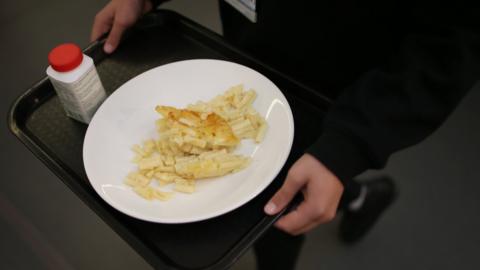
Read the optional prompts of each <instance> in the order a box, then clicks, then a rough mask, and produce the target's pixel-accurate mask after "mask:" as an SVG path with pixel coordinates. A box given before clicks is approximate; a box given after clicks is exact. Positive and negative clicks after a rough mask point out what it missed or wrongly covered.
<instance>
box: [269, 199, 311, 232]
mask: <svg viewBox="0 0 480 270" xmlns="http://www.w3.org/2000/svg"><path fill="white" fill-rule="evenodd" d="M314 217H315V215H314V211H313V208H312V206H311V205H310V204H309V203H308V202H306V201H304V202H303V203H301V204H300V206H299V207H298V208H297V209H296V210H294V211H292V212H290V213H288V214H287V215H286V216H284V217H282V218H280V219H279V220H278V221H277V222H276V223H275V226H276V227H277V228H279V229H280V230H283V231H285V232H288V233H290V234H293V235H298V234H300V231H301V230H302V229H303V228H306V227H309V226H312V225H314V224H315V218H314Z"/></svg>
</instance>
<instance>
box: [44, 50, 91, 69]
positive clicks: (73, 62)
mask: <svg viewBox="0 0 480 270" xmlns="http://www.w3.org/2000/svg"><path fill="white" fill-rule="evenodd" d="M82 60H83V53H82V50H81V49H80V47H78V46H77V45H75V44H73V43H65V44H61V45H59V46H57V47H55V48H54V49H53V50H51V51H50V53H49V54H48V62H49V63H50V66H52V68H53V69H54V70H56V71H59V72H67V71H70V70H72V69H74V68H76V67H78V66H79V65H80V63H82Z"/></svg>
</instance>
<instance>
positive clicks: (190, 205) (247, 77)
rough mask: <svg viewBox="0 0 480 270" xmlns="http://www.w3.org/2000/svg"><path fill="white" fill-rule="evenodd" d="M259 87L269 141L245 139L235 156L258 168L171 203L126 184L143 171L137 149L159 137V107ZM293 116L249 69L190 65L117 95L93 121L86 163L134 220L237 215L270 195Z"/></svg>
mask: <svg viewBox="0 0 480 270" xmlns="http://www.w3.org/2000/svg"><path fill="white" fill-rule="evenodd" d="M238 84H244V86H245V88H247V89H249V88H253V89H255V90H256V92H257V95H258V96H257V99H256V100H255V102H254V104H253V106H254V107H255V109H256V110H257V111H258V112H259V113H260V115H262V116H263V117H265V119H266V120H267V122H268V126H269V127H268V130H267V133H266V136H265V139H264V140H263V142H261V143H259V144H254V143H253V142H251V141H247V140H242V142H241V146H240V147H239V148H238V149H237V150H236V151H235V153H239V154H243V155H248V156H250V157H251V158H252V162H251V164H250V165H249V166H248V167H247V168H246V169H244V170H242V171H240V172H238V173H235V174H230V175H227V176H224V177H218V178H213V179H206V180H198V181H197V190H196V191H195V192H194V193H193V194H182V193H175V195H174V197H173V198H172V199H171V200H169V201H167V202H161V201H147V200H144V199H143V198H141V197H139V196H138V195H137V194H135V193H134V192H133V191H132V190H131V189H130V187H128V186H126V185H125V184H123V181H124V179H125V176H126V175H127V174H128V173H129V172H130V171H133V170H135V167H136V166H135V165H134V164H132V162H131V160H132V158H133V153H132V151H131V147H132V145H134V144H137V143H140V142H142V141H143V140H146V139H149V138H155V137H156V136H157V134H156V132H155V123H154V122H155V120H156V119H158V118H159V115H158V114H157V113H156V112H155V106H156V105H158V104H162V105H169V106H175V107H185V106H186V105H188V104H190V103H194V102H196V101H199V100H204V101H207V100H210V99H211V98H213V97H214V96H216V95H219V94H222V93H223V92H224V91H225V90H227V89H228V88H229V87H231V86H234V85H238ZM293 129H294V124H293V116H292V112H291V110H290V106H289V105H288V102H287V100H286V99H285V97H284V95H283V94H282V92H280V90H279V89H278V88H277V87H276V86H275V85H274V84H273V83H272V82H271V81H270V80H269V79H267V78H266V77H264V76H263V75H262V74H260V73H258V72H256V71H255V70H252V69H250V68H248V67H245V66H242V65H239V64H235V63H231V62H226V61H219V60H203V59H200V60H188V61H181V62H175V63H171V64H168V65H164V66H159V67H157V68H154V69H151V70H149V71H147V72H145V73H142V74H140V75H138V76H137V77H135V78H133V79H131V80H130V81H128V82H127V83H125V84H124V85H122V86H121V87H120V88H119V89H117V90H116V91H115V92H114V93H113V94H112V95H111V96H110V97H108V99H107V100H106V101H105V102H104V103H103V104H102V106H100V108H99V109H98V111H97V112H96V114H95V116H94V117H93V119H92V121H91V123H90V125H89V127H88V130H87V133H86V135H85V141H84V145H83V161H84V165H85V170H86V172H87V176H88V179H89V180H90V183H91V184H92V186H93V188H94V189H95V191H96V192H97V193H98V194H99V195H100V196H101V197H102V198H103V199H104V200H105V201H106V202H107V203H109V204H110V205H111V206H113V207H114V208H116V209H117V210H119V211H121V212H123V213H125V214H127V215H130V216H132V217H135V218H138V219H142V220H146V221H152V222H160V223H185V222H193V221H199V220H204V219H208V218H212V217H215V216H218V215H221V214H224V213H226V212H229V211H231V210H233V209H235V208H237V207H239V206H241V205H243V204H245V203H246V202H248V201H249V200H251V199H252V198H254V197H255V196H256V195H258V194H259V193H260V192H261V191H262V190H264V189H265V188H266V187H267V186H268V185H269V184H270V183H271V182H272V180H273V179H274V178H275V177H276V176H277V174H278V173H279V171H280V169H281V168H282V166H283V165H284V164H285V161H286V159H287V157H288V155H289V153H290V149H291V146H292V142H293Z"/></svg>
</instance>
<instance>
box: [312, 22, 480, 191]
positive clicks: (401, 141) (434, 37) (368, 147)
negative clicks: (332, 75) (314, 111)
mask: <svg viewBox="0 0 480 270" xmlns="http://www.w3.org/2000/svg"><path fill="white" fill-rule="evenodd" d="M386 62H388V63H387V64H385V66H382V67H379V68H377V69H374V70H370V71H369V72H367V73H365V74H364V75H363V76H361V77H360V78H359V79H358V80H357V81H356V83H354V84H353V85H351V86H350V87H349V88H348V89H346V90H345V91H344V92H343V93H342V95H341V96H340V97H339V98H338V99H337V100H336V102H335V103H334V104H333V105H332V107H331V109H330V110H329V112H328V113H327V115H326V117H325V119H324V121H323V133H322V135H321V137H320V138H319V139H318V141H316V143H314V144H313V145H312V146H311V147H310V148H309V149H307V153H310V154H312V155H313V156H315V157H316V158H317V159H319V160H320V161H321V162H322V163H324V165H325V166H326V167H327V168H329V169H330V170H331V171H332V172H333V173H334V174H335V175H336V176H337V177H338V178H339V179H341V181H342V182H345V181H349V180H350V179H351V178H352V177H354V176H356V175H358V174H360V173H362V172H363V171H365V170H367V169H379V168H382V167H384V166H385V164H386V162H387V159H388V158H389V156H390V155H391V154H392V153H394V152H395V151H398V150H400V149H404V148H406V147H408V146H411V145H414V144H416V143H419V142H420V141H422V140H423V139H424V138H426V137H427V136H428V135H430V134H431V133H433V132H434V131H435V130H436V129H437V128H438V127H439V126H440V125H441V124H442V123H443V122H444V121H445V119H446V118H447V117H448V115H449V114H450V113H451V112H452V111H453V110H454V108H455V107H456V105H457V104H458V103H459V102H460V101H461V99H462V97H463V96H464V95H465V94H466V92H467V91H468V90H469V89H471V88H472V87H473V85H474V83H475V82H476V81H477V80H478V79H479V78H480V39H479V37H478V33H476V31H473V30H472V29H467V28H466V27H458V26H445V25H443V26H437V25H436V24H425V25H422V26H418V27H417V28H415V31H412V32H409V33H408V34H406V35H405V38H404V39H403V42H402V44H401V46H400V47H399V50H398V52H396V53H395V55H394V56H393V57H392V59H390V60H389V61H386Z"/></svg>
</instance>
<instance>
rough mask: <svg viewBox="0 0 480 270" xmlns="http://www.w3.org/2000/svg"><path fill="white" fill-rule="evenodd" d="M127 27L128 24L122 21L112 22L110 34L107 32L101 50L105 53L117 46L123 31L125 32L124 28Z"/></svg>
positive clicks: (110, 51)
mask: <svg viewBox="0 0 480 270" xmlns="http://www.w3.org/2000/svg"><path fill="white" fill-rule="evenodd" d="M127 28H128V25H126V24H124V23H120V22H118V21H115V22H114V23H113V27H112V30H111V31H110V34H108V38H107V41H105V46H104V47H103V50H104V51H105V52H106V53H112V52H113V51H114V50H115V49H116V48H117V47H118V44H119V43H120V39H121V38H122V35H123V32H125V29H127Z"/></svg>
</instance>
